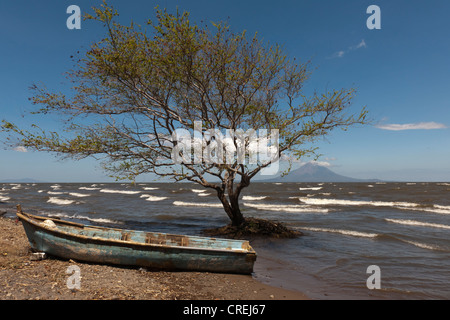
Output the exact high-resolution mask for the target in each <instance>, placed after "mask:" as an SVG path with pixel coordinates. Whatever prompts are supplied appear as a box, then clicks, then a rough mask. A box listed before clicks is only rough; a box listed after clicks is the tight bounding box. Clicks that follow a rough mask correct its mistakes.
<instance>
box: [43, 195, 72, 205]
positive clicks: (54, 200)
mask: <svg viewBox="0 0 450 320" xmlns="http://www.w3.org/2000/svg"><path fill="white" fill-rule="evenodd" d="M47 202H48V203H53V204H59V205H64V206H65V205H69V204H73V203H74V202H76V201H75V200H67V199H59V198H56V197H50V199H48V200H47Z"/></svg>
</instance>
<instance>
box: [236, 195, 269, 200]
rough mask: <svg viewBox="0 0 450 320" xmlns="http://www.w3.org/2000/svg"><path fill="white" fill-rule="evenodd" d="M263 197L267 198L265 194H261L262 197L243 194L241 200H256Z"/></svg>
mask: <svg viewBox="0 0 450 320" xmlns="http://www.w3.org/2000/svg"><path fill="white" fill-rule="evenodd" d="M265 198H267V197H265V196H262V197H253V196H243V197H242V200H249V201H258V200H264V199H265Z"/></svg>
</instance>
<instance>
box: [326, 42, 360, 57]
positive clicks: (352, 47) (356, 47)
mask: <svg viewBox="0 0 450 320" xmlns="http://www.w3.org/2000/svg"><path fill="white" fill-rule="evenodd" d="M361 48H367V43H366V41H365V40H364V39H362V40H361V42H360V43H358V44H357V45H354V46H350V47H348V49H347V50H340V51H337V52H335V53H334V54H333V55H332V56H331V58H343V57H344V56H345V55H346V54H347V53H349V52H350V51H354V50H358V49H361Z"/></svg>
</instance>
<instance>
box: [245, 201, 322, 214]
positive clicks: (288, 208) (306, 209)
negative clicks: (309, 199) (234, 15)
mask: <svg viewBox="0 0 450 320" xmlns="http://www.w3.org/2000/svg"><path fill="white" fill-rule="evenodd" d="M244 206H246V207H250V208H255V209H258V210H269V211H281V212H291V213H295V212H302V213H328V209H320V208H314V207H310V206H301V205H279V204H255V203H248V202H244Z"/></svg>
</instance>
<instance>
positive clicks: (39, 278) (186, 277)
mask: <svg viewBox="0 0 450 320" xmlns="http://www.w3.org/2000/svg"><path fill="white" fill-rule="evenodd" d="M30 257H31V253H30V246H29V244H28V239H27V237H26V235H25V232H24V229H23V227H22V224H21V223H20V222H19V223H18V222H16V221H15V219H11V218H4V217H0V300H309V298H308V297H307V296H306V295H305V294H303V293H301V292H298V291H291V290H287V289H283V288H279V287H275V286H270V285H267V284H264V283H262V282H260V281H258V280H256V279H254V278H253V277H252V276H246V275H236V274H219V273H208V272H168V271H147V270H145V269H143V268H132V267H122V266H111V265H100V264H90V263H84V262H78V261H73V260H68V261H67V260H62V259H58V258H54V257H48V258H46V259H44V260H40V261H31V259H30ZM73 265H76V266H78V267H79V272H80V275H81V278H80V289H69V288H68V285H67V281H68V280H69V281H70V279H69V278H70V277H71V275H72V274H73V272H68V268H69V267H70V266H73ZM69 270H70V269H69ZM67 272H68V273H67Z"/></svg>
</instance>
